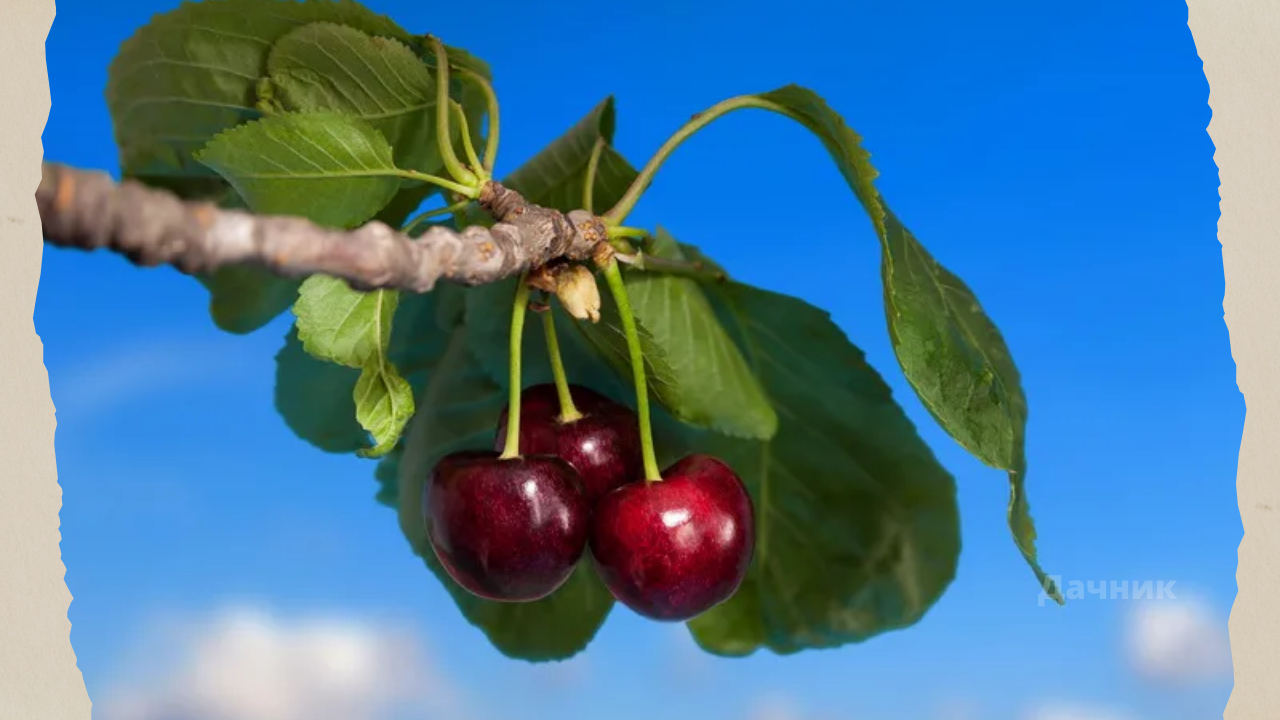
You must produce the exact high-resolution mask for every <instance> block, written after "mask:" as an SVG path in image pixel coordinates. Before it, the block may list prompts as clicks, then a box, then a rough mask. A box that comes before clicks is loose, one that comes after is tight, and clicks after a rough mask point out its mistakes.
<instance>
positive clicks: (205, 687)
mask: <svg viewBox="0 0 1280 720" xmlns="http://www.w3.org/2000/svg"><path fill="white" fill-rule="evenodd" d="M158 629H159V630H161V631H160V632H156V633H154V636H153V637H152V640H151V642H150V643H144V645H143V647H141V648H140V652H138V653H137V657H136V658H135V661H136V662H134V663H133V665H134V667H132V668H130V671H131V673H130V674H131V677H128V678H126V679H124V681H123V682H121V683H120V684H118V685H117V686H116V687H115V688H114V692H111V693H109V694H108V697H106V698H104V699H103V701H102V702H100V703H95V708H94V710H95V713H94V717H95V718H102V719H103V720H381V719H383V718H393V717H399V716H403V717H415V718H421V717H430V718H456V717H458V716H459V714H458V712H457V710H458V707H457V706H458V702H457V698H456V697H455V694H454V692H453V690H452V688H451V687H450V686H449V685H448V684H447V683H445V682H444V681H443V680H442V678H441V676H440V675H439V674H438V672H437V671H436V670H435V669H434V668H433V667H432V665H431V663H430V662H429V659H428V657H427V654H426V651H425V648H424V646H423V644H422V642H421V639H420V637H419V636H418V634H417V633H416V632H413V630H412V629H411V628H407V627H403V626H399V625H396V624H393V623H385V622H384V623H378V622H371V621H365V620H361V619H358V618H354V617H344V616H341V615H328V616H312V617H306V618H296V619H292V620H286V619H283V618H281V617H279V616H277V615H274V614H272V613H271V612H268V611H266V610H263V609H259V608H254V607H251V606H245V607H232V608H228V609H226V610H224V611H222V612H219V613H216V614H214V615H213V616H212V617H209V618H205V619H204V620H202V621H197V622H190V621H184V622H179V623H178V624H177V625H176V626H173V627H167V628H158ZM397 714H402V715H397Z"/></svg>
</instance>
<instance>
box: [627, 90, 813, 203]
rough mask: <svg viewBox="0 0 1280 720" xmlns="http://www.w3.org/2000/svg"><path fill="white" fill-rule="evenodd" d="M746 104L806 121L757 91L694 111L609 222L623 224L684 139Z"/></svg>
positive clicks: (664, 144) (656, 156) (647, 165)
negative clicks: (766, 98)
mask: <svg viewBox="0 0 1280 720" xmlns="http://www.w3.org/2000/svg"><path fill="white" fill-rule="evenodd" d="M743 108H759V109H761V110H769V111H771V112H776V113H779V114H781V115H785V116H787V117H789V118H791V119H792V120H795V121H797V122H801V123H802V121H801V120H800V118H799V117H797V116H796V115H795V113H793V112H791V111H790V110H788V109H787V108H785V107H783V106H782V105H779V104H777V103H775V102H770V101H768V100H764V99H762V98H760V97H758V96H756V95H741V96H739V97H734V98H729V99H728V100H724V101H721V102H719V103H716V104H715V105H712V106H711V107H709V108H707V109H706V110H704V111H702V112H700V113H698V114H697V115H694V116H693V119H692V120H690V121H689V122H687V123H685V124H684V127H682V128H680V129H679V130H677V131H676V133H675V134H674V135H672V136H671V137H670V138H669V139H668V140H667V141H666V142H665V143H663V145H662V147H660V148H658V151H657V152H656V153H654V154H653V157H652V158H650V159H649V162H648V163H647V164H646V165H645V166H644V169H642V170H641V171H640V175H639V176H638V177H636V179H635V181H634V182H632V183H631V187H629V188H627V192H626V193H625V194H624V195H623V196H622V199H620V200H619V201H618V204H617V205H614V206H613V208H612V209H610V210H609V212H607V213H605V214H604V215H603V218H604V221H605V223H606V224H609V225H620V224H622V221H623V220H625V219H626V218H627V215H630V214H631V210H632V209H633V208H634V207H635V205H636V203H637V202H639V200H640V196H641V195H643V194H644V191H645V190H647V189H648V188H649V183H651V182H653V176H654V174H655V173H657V172H658V168H660V167H662V163H664V162H666V160H667V157H668V156H670V155H671V153H672V152H674V151H675V149H676V148H677V147H679V146H680V144H681V143H683V142H684V141H685V140H688V139H689V137H690V136H692V135H693V134H694V133H696V132H698V131H699V130H701V129H702V128H704V127H706V126H707V125H709V124H711V122H712V121H714V120H716V119H717V118H720V117H722V116H724V115H727V114H729V113H731V112H733V111H734V110H741V109H743ZM802 124H803V123H802Z"/></svg>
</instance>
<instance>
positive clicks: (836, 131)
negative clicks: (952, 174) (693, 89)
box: [759, 85, 1064, 603]
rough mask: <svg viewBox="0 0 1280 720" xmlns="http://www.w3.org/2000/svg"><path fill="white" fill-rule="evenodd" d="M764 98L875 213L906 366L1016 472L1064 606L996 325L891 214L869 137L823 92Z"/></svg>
mask: <svg viewBox="0 0 1280 720" xmlns="http://www.w3.org/2000/svg"><path fill="white" fill-rule="evenodd" d="M759 97H760V98H762V99H764V100H766V101H768V102H772V103H775V104H777V105H779V106H781V107H782V108H783V109H784V110H785V113H786V114H787V115H789V116H790V117H792V118H793V119H795V120H797V121H798V122H800V123H801V124H802V125H804V126H805V127H806V128H808V129H809V130H810V131H811V132H813V133H814V134H815V135H817V136H818V138H819V139H820V140H821V141H822V144H823V145H824V146H825V147H826V148H827V151H828V152H829V153H830V154H831V157H832V159H833V160H835V162H836V165H837V167H838V168H839V170H840V173H841V174H842V175H843V176H844V178H845V180H846V181H847V182H848V183H849V186H850V188H852V189H853V192H854V195H855V196H856V197H857V198H858V200H859V202H861V203H862V206H863V208H864V209H865V210H866V211H867V214H868V215H869V216H870V217H871V222H872V226H873V227H874V229H875V231H876V235H877V236H878V237H879V238H880V246H881V279H882V282H883V283H884V297H885V314H886V317H887V319H888V324H889V335H890V338H891V339H892V341H893V348H894V353H895V354H896V355H897V357H898V362H899V365H900V366H901V367H902V370H903V373H904V374H905V375H906V377H907V381H908V382H909V383H910V384H911V387H912V389H913V390H914V391H915V393H916V395H917V396H918V397H919V398H920V401H921V402H922V403H923V404H924V405H925V407H926V408H928V410H929V412H930V413H931V414H932V416H933V417H934V419H935V420H937V422H938V424H939V425H941V426H942V428H943V429H944V430H946V432H947V434H949V435H950V436H951V437H952V438H953V439H955V440H956V442H958V443H959V444H960V445H961V446H963V447H964V448H965V449H966V450H968V451H969V452H970V453H972V454H973V455H974V456H975V457H977V458H978V459H979V460H981V461H982V462H984V463H987V464H988V465H991V466H993V467H996V468H1000V469H1002V470H1006V471H1008V472H1009V482H1010V500H1009V527H1010V529H1011V530H1012V531H1013V535H1014V541H1015V542H1016V543H1017V545H1018V549H1019V551H1021V553H1022V555H1023V557H1024V558H1025V559H1026V561H1027V563H1028V564H1029V565H1030V566H1031V569H1032V570H1033V571H1034V572H1035V574H1036V578H1037V579H1038V580H1039V581H1040V584H1041V586H1042V588H1043V589H1044V591H1045V593H1047V594H1048V595H1049V596H1050V597H1053V598H1054V599H1055V600H1056V601H1057V602H1059V603H1063V602H1064V600H1063V598H1062V594H1061V592H1060V591H1059V588H1058V587H1057V586H1056V584H1055V583H1054V582H1053V581H1052V580H1051V579H1050V578H1049V576H1048V574H1047V573H1045V571H1044V570H1043V569H1042V568H1041V567H1040V564H1039V562H1038V560H1037V558H1036V549H1035V528H1034V525H1033V523H1032V519H1031V514H1030V508H1029V506H1028V504H1027V500H1026V487H1025V480H1026V454H1025V443H1026V422H1027V403H1026V397H1025V395H1024V394H1023V390H1022V386H1021V379H1020V378H1019V375H1018V371H1017V369H1016V368H1015V366H1014V364H1013V360H1012V357H1011V356H1010V353H1009V348H1008V347H1007V346H1006V345H1005V342H1004V340H1003V338H1002V337H1001V335H1000V332H999V331H998V330H997V329H996V326H995V323H994V322H992V321H991V319H990V318H989V317H988V316H987V315H986V313H985V312H983V310H982V306H981V304H980V303H979V302H978V299H977V297H976V296H975V295H974V294H973V291H972V290H970V289H969V288H968V287H967V286H966V285H965V284H964V283H963V282H962V281H961V280H960V279H959V278H958V277H956V276H955V275H954V274H953V273H951V272H950V271H948V270H947V269H946V268H944V267H943V266H942V265H941V264H939V263H938V261H937V260H935V259H934V258H933V257H932V256H931V255H930V254H929V253H928V251H927V250H925V248H924V246H923V245H922V244H921V243H920V241H919V240H917V239H916V238H915V237H914V236H913V235H912V234H911V233H910V232H909V231H908V230H907V229H906V227H905V226H903V225H902V223H901V222H900V221H899V220H898V219H897V217H896V216H894V214H893V213H892V212H891V211H890V210H889V207H888V205H887V204H886V203H885V201H884V199H883V198H882V197H881V195H880V193H879V191H878V190H877V189H876V188H875V184H874V182H873V180H874V179H875V177H876V171H875V169H874V168H872V167H871V163H870V154H869V153H868V152H867V151H866V150H864V149H863V148H862V147H861V138H859V137H858V135H857V133H855V132H854V131H853V130H851V129H850V128H849V126H848V125H846V124H845V122H844V120H843V119H842V118H841V117H840V116H839V115H838V114H837V113H836V112H835V111H834V110H832V109H831V108H830V107H829V106H828V105H827V104H826V102H825V101H824V100H823V99H822V98H821V97H819V96H818V95H817V94H815V93H814V92H812V91H810V90H807V89H805V88H802V87H799V86H796V85H790V86H787V87H784V88H781V89H778V90H775V91H773V92H769V93H765V94H763V95H760V96H759Z"/></svg>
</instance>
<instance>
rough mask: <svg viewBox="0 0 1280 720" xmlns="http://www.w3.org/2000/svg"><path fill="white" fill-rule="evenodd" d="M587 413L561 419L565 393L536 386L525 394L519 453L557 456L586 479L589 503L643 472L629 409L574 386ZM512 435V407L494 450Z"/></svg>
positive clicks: (637, 433)
mask: <svg viewBox="0 0 1280 720" xmlns="http://www.w3.org/2000/svg"><path fill="white" fill-rule="evenodd" d="M569 393H570V394H571V395H572V396H573V404H574V406H576V407H577V409H578V412H580V413H582V415H583V416H582V417H581V418H578V419H577V420H574V421H572V422H568V423H562V422H560V396H559V395H558V394H557V393H556V386H555V385H553V384H546V385H533V386H531V387H528V388H526V389H525V391H524V392H523V393H521V394H520V452H521V453H522V454H525V453H527V454H531V455H534V454H536V455H555V456H557V457H559V458H561V459H562V460H564V461H565V462H567V463H569V464H570V465H572V466H573V468H574V469H575V470H577V471H578V476H579V477H580V478H582V487H583V489H584V490H585V492H586V494H587V502H588V503H589V504H591V505H593V506H594V505H595V503H596V502H597V501H598V500H599V499H600V498H601V497H602V496H603V495H604V494H605V493H607V492H609V491H610V490H613V489H614V488H616V487H619V486H621V485H623V484H625V483H628V482H631V481H632V480H637V479H639V478H640V476H641V475H642V474H643V460H642V459H641V455H640V424H639V421H638V420H637V419H636V415H635V413H633V412H632V411H631V409H630V408H628V407H626V406H624V405H619V404H618V403H616V402H614V401H612V400H610V399H609V398H607V397H605V396H603V395H601V394H599V393H597V392H595V391H594V390H591V389H589V388H585V387H582V386H581V385H570V386H569ZM506 440H507V410H506V409H505V408H504V409H503V411H502V414H501V416H500V417H499V418H498V433H497V437H496V438H495V439H494V449H496V450H501V449H502V447H503V445H504V443H506Z"/></svg>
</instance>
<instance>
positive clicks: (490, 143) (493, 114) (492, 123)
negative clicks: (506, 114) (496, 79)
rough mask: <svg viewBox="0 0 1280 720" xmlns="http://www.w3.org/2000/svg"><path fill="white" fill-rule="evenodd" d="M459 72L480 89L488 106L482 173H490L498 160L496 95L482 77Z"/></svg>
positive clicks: (471, 73) (465, 71)
mask: <svg viewBox="0 0 1280 720" xmlns="http://www.w3.org/2000/svg"><path fill="white" fill-rule="evenodd" d="M460 72H461V73H462V76H463V77H465V78H466V79H468V80H470V81H471V82H473V83H475V84H476V86H477V87H479V88H480V91H481V92H483V93H484V98H485V100H486V101H487V102H488V104H489V134H488V137H487V138H485V142H484V171H485V172H488V173H491V172H493V164H494V163H495V162H496V161H497V159H498V130H499V129H500V124H499V122H498V95H497V93H495V92H494V91H493V86H492V85H490V84H489V81H488V80H485V79H484V77H483V76H481V75H477V74H476V73H473V72H471V71H470V70H461V71H460Z"/></svg>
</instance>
